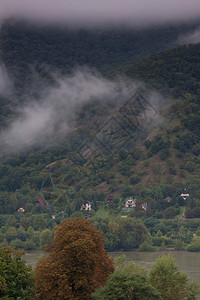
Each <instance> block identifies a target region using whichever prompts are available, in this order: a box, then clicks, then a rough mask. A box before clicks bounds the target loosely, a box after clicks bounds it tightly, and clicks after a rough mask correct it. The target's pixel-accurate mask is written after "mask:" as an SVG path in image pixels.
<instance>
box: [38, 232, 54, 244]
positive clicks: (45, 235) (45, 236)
mask: <svg viewBox="0 0 200 300" xmlns="http://www.w3.org/2000/svg"><path fill="white" fill-rule="evenodd" d="M52 241H53V232H52V231H51V230H50V229H48V228H47V229H45V230H43V231H42V232H41V233H40V246H41V247H42V248H43V249H44V247H45V246H48V247H50V246H51V244H52Z"/></svg>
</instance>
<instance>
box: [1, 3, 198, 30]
mask: <svg viewBox="0 0 200 300" xmlns="http://www.w3.org/2000/svg"><path fill="white" fill-rule="evenodd" d="M199 16H200V2H199V0H191V1H188V0H176V1H174V0H169V1H160V0H151V1H149V0H118V1H116V0H82V1H80V0H67V1H64V0H57V1H54V0H34V1H27V0H18V1H16V0H1V2H0V19H1V21H3V20H5V19H6V18H9V17H17V18H26V19H28V20H32V21H35V22H43V23H44V22H47V23H52V22H56V23H64V24H68V25H69V24H70V25H75V26H77V25H81V26H83V25H86V26H95V25H105V24H106V25H108V24H121V25H122V24H131V25H135V26H136V25H137V26H138V25H139V26H141V25H142V26H144V25H145V26H146V25H149V23H151V24H155V23H159V24H160V23H165V22H176V21H185V20H186V21H187V20H190V19H192V18H197V17H199Z"/></svg>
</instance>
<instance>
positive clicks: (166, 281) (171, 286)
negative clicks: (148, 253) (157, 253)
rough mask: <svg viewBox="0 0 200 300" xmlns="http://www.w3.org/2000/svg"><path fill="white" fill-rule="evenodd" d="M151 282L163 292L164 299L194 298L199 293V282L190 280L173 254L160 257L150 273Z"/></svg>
mask: <svg viewBox="0 0 200 300" xmlns="http://www.w3.org/2000/svg"><path fill="white" fill-rule="evenodd" d="M149 281H150V283H151V284H152V285H153V286H154V287H155V288H156V289H157V290H158V291H159V292H160V293H161V295H162V299H163V300H182V299H187V300H194V299H196V295H198V294H199V287H198V284H197V283H196V282H195V281H193V282H190V281H189V280H188V276H187V274H185V273H183V272H181V271H180V270H179V269H178V267H177V264H176V261H175V258H174V257H173V256H171V255H166V256H162V257H159V258H158V259H157V260H156V263H155V264H154V265H153V266H152V268H151V270H150V273H149Z"/></svg>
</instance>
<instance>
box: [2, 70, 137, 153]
mask: <svg viewBox="0 0 200 300" xmlns="http://www.w3.org/2000/svg"><path fill="white" fill-rule="evenodd" d="M54 77H55V81H56V84H55V85H54V86H53V87H50V88H44V89H43V90H42V91H41V93H40V100H39V101H38V100H34V99H31V101H28V102H29V104H25V105H23V106H22V107H20V108H17V114H18V117H17V118H16V119H15V120H14V121H13V122H12V123H11V124H10V125H9V126H8V128H7V129H5V130H3V131H2V132H1V133H0V145H1V146H0V147H1V152H2V153H4V154H6V153H7V154H9V153H17V152H20V151H24V150H27V149H31V148H34V147H37V146H39V147H41V146H45V145H52V144H57V145H58V144H59V143H60V142H61V141H62V139H63V138H64V137H66V135H67V133H68V132H69V131H71V130H72V129H73V126H74V124H75V116H76V112H77V111H79V109H80V107H81V105H82V104H84V103H86V102H88V101H92V100H96V99H98V100H99V99H100V100H101V101H105V102H106V101H110V100H111V99H116V98H119V99H121V98H126V97H127V96H128V95H129V93H130V92H131V91H133V90H134V89H135V88H136V86H137V84H136V83H131V84H130V82H129V81H128V80H127V81H124V79H122V78H118V79H116V80H114V81H110V80H107V79H105V78H103V77H102V76H101V75H100V74H99V73H98V72H96V71H91V70H89V69H86V68H82V69H76V70H75V71H74V72H73V73H72V74H71V75H69V76H66V77H64V78H61V77H60V78H59V76H58V75H57V74H54Z"/></svg>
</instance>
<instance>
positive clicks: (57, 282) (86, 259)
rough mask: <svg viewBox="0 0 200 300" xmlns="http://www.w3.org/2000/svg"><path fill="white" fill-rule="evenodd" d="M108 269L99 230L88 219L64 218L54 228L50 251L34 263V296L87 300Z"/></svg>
mask: <svg viewBox="0 0 200 300" xmlns="http://www.w3.org/2000/svg"><path fill="white" fill-rule="evenodd" d="M112 272H113V261H112V259H111V258H109V257H108V255H107V253H106V251H105V249H104V240H103V236H102V233H101V232H100V231H99V230H98V229H96V228H95V227H94V226H93V225H92V223H91V221H89V220H85V219H82V218H72V219H71V220H70V221H68V220H65V221H63V222H62V223H61V224H60V225H59V226H57V228H56V231H55V237H54V241H53V245H52V249H51V252H50V254H49V255H48V256H47V257H44V258H42V260H41V261H40V262H39V263H38V264H37V266H36V275H35V278H36V286H37V297H38V299H48V300H54V299H56V300H61V299H62V300H63V299H70V300H72V299H74V300H75V299H76V300H78V299H82V300H84V299H85V300H86V299H87V300H89V299H91V296H90V295H91V293H92V292H94V291H95V290H96V289H97V288H99V287H101V286H103V285H104V284H105V283H106V280H107V277H108V275H109V274H111V273H112Z"/></svg>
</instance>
